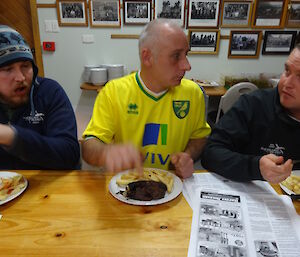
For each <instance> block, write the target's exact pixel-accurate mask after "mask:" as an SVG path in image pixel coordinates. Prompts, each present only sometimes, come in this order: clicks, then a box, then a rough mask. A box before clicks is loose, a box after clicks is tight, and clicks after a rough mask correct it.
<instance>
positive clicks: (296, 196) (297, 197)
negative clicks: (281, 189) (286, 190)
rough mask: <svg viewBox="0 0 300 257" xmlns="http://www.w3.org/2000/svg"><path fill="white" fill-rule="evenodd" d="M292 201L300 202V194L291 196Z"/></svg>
mask: <svg viewBox="0 0 300 257" xmlns="http://www.w3.org/2000/svg"><path fill="white" fill-rule="evenodd" d="M290 196H291V199H292V200H299V199H300V194H291V195H290Z"/></svg>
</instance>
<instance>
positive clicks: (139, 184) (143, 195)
mask: <svg viewBox="0 0 300 257" xmlns="http://www.w3.org/2000/svg"><path fill="white" fill-rule="evenodd" d="M166 191H167V186H166V185H165V184H164V183H162V182H158V181H153V180H147V181H145V180H140V181H135V182H131V183H129V184H128V185H127V186H126V191H125V192H124V193H123V195H124V196H125V197H128V198H130V199H134V200H140V201H151V200H158V199H161V198H163V197H164V196H165V193H166Z"/></svg>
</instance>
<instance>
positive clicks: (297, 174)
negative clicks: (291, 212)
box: [279, 170, 300, 195]
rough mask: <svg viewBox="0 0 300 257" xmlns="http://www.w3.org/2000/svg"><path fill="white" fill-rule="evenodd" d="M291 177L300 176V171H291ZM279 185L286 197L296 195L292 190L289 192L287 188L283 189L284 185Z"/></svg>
mask: <svg viewBox="0 0 300 257" xmlns="http://www.w3.org/2000/svg"><path fill="white" fill-rule="evenodd" d="M292 175H296V176H300V170H293V171H292ZM279 185H280V187H281V188H282V190H283V191H284V192H286V193H287V194H288V195H293V194H296V193H294V192H293V191H292V190H289V189H288V188H287V187H285V186H284V185H282V184H281V183H280V184H279Z"/></svg>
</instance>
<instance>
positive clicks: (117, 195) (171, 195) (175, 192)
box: [109, 168, 182, 205]
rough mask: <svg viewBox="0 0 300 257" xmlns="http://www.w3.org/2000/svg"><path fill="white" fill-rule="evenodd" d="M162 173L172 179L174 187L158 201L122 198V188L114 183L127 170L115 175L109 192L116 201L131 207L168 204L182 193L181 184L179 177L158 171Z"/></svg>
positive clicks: (123, 189)
mask: <svg viewBox="0 0 300 257" xmlns="http://www.w3.org/2000/svg"><path fill="white" fill-rule="evenodd" d="M151 170H158V169H153V168H151ZM160 171H163V172H167V173H168V174H169V175H171V176H172V177H173V178H174V185H173V189H172V192H171V193H168V192H166V194H165V197H163V198H161V199H158V200H151V201H140V200H134V199H129V198H126V197H124V196H123V195H122V194H121V193H119V192H120V191H125V188H124V187H119V186H118V184H117V183H116V181H117V179H119V178H120V177H121V176H122V175H123V174H125V173H128V172H129V170H126V171H123V172H120V173H118V174H117V175H115V176H114V177H113V178H112V179H111V181H110V182H109V192H110V193H111V194H112V195H113V196H114V197H115V198H117V199H118V200H120V201H121V202H124V203H128V204H133V205H157V204H162V203H166V202H169V201H171V200H173V199H174V198H176V197H177V196H178V195H179V194H180V193H181V191H182V182H181V180H180V178H179V177H177V176H176V175H174V174H173V173H171V172H168V171H164V170H160Z"/></svg>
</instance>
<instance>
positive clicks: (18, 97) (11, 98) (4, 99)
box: [0, 82, 31, 109]
mask: <svg viewBox="0 0 300 257" xmlns="http://www.w3.org/2000/svg"><path fill="white" fill-rule="evenodd" d="M30 89H31V86H29V85H28V83H26V82H23V83H21V84H19V85H18V86H17V87H16V89H14V90H13V91H12V92H11V95H5V94H3V93H2V92H0V102H1V103H3V104H5V105H8V106H9V107H10V108H13V109H15V108H18V107H21V106H23V105H25V104H27V103H28V100H29V94H30Z"/></svg>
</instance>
